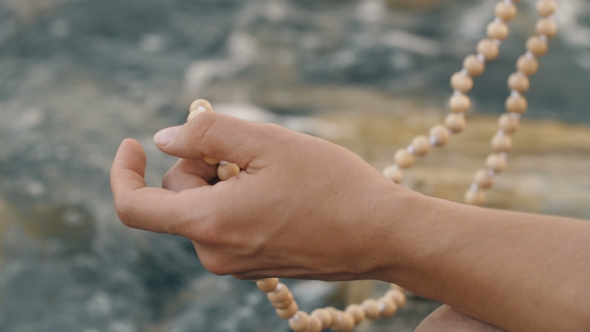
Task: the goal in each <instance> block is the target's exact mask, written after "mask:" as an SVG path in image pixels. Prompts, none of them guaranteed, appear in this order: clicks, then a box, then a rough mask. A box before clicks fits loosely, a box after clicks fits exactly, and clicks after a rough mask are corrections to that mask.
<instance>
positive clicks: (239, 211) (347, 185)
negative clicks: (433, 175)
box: [111, 112, 413, 280]
mask: <svg viewBox="0 0 590 332" xmlns="http://www.w3.org/2000/svg"><path fill="white" fill-rule="evenodd" d="M155 142H156V145H157V146H158V147H159V148H160V149H161V150H162V151H163V152H165V153H167V154H169V155H172V156H176V157H179V158H182V159H180V160H179V161H178V162H177V163H176V165H174V166H173V167H172V168H171V169H170V171H169V172H168V173H167V174H166V175H165V176H164V179H163V185H162V186H163V189H160V188H148V187H146V184H145V181H144V180H143V174H144V169H145V166H146V158H145V153H144V152H143V150H142V148H141V146H140V145H139V143H137V142H136V141H133V140H125V141H123V143H122V144H121V147H120V149H119V152H118V153H117V156H116V158H115V161H114V163H113V168H112V171H111V186H112V189H113V194H114V197H115V204H116V207H117V213H118V214H119V217H120V218H121V220H122V221H123V223H124V224H125V225H127V226H129V227H133V228H138V229H145V230H149V231H154V232H165V233H171V234H177V235H182V236H185V237H187V238H189V239H190V240H191V241H192V242H193V244H194V246H195V248H196V251H197V254H198V256H199V258H200V260H201V263H202V264H203V265H204V267H205V268H206V269H208V270H209V271H211V272H213V273H215V274H220V275H227V274H233V275H234V276H236V277H238V278H244V279H246V278H247V279H259V278H264V277H291V278H303V279H320V280H352V279H369V278H372V279H377V278H378V276H379V273H380V272H379V271H382V270H383V269H387V268H390V267H391V264H393V260H394V259H393V255H392V249H393V246H394V245H395V240H394V235H395V233H394V231H393V229H394V228H395V227H396V223H397V222H399V221H401V220H402V219H403V218H401V216H402V214H401V211H403V210H404V209H403V206H404V205H405V203H404V202H407V201H408V200H407V199H405V198H408V197H410V196H412V195H413V193H412V192H411V191H410V190H408V189H405V188H403V187H401V186H397V185H395V184H394V183H392V182H391V181H390V180H388V179H387V178H385V177H384V176H383V175H381V174H380V173H379V172H377V171H376V170H375V169H373V168H372V167H371V166H370V165H368V164H367V163H366V162H364V161H363V160H362V159H361V158H359V157H358V156H356V155H355V154H354V153H352V152H350V151H348V150H346V149H344V148H342V147H340V146H337V145H335V144H332V143H329V142H327V141H324V140H321V139H318V138H314V137H311V136H308V135H304V134H300V133H297V132H293V131H290V130H287V129H284V128H281V127H279V126H276V125H270V124H255V123H249V122H246V121H243V120H239V119H236V118H233V117H229V116H226V115H223V114H216V113H212V112H203V113H201V114H199V115H198V116H197V117H196V118H194V119H193V120H191V121H189V122H188V123H186V124H184V125H183V126H181V127H172V128H168V129H165V130H162V131H160V132H159V133H158V134H157V135H156V137H155ZM205 156H209V157H212V158H215V159H219V160H227V161H230V162H233V163H236V164H237V165H239V166H240V168H241V169H242V171H241V172H240V174H239V175H237V176H236V177H234V178H231V179H229V180H228V181H224V182H219V183H216V184H215V185H209V184H208V182H210V181H212V180H214V179H215V177H216V171H215V170H216V167H215V166H210V165H208V164H206V163H205V162H204V161H203V160H202V158H203V157H205ZM392 211H393V212H394V213H392ZM396 216H397V218H395V217H396Z"/></svg>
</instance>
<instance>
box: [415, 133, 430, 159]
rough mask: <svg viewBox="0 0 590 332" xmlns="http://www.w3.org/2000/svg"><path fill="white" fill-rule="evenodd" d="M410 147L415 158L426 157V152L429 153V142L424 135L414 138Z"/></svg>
mask: <svg viewBox="0 0 590 332" xmlns="http://www.w3.org/2000/svg"><path fill="white" fill-rule="evenodd" d="M412 147H413V148H414V153H415V154H416V155H417V156H424V155H427V154H428V152H430V142H429V141H428V137H426V136H424V135H421V136H416V137H414V139H413V140H412Z"/></svg>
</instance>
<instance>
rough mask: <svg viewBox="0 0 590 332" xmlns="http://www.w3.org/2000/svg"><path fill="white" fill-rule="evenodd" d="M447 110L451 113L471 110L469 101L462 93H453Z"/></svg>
mask: <svg viewBox="0 0 590 332" xmlns="http://www.w3.org/2000/svg"><path fill="white" fill-rule="evenodd" d="M449 108H450V109H451V112H453V113H465V112H467V111H469V109H470V108H471V99H469V97H467V96H466V95H464V94H462V93H455V94H453V96H451V98H450V99H449Z"/></svg>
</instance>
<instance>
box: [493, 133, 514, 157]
mask: <svg viewBox="0 0 590 332" xmlns="http://www.w3.org/2000/svg"><path fill="white" fill-rule="evenodd" d="M492 150H493V151H494V152H496V153H498V152H510V150H512V138H510V136H508V135H496V136H494V137H493V138H492Z"/></svg>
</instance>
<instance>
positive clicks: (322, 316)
mask: <svg viewBox="0 0 590 332" xmlns="http://www.w3.org/2000/svg"><path fill="white" fill-rule="evenodd" d="M311 316H312V317H316V318H318V319H319V320H320V321H321V322H322V327H323V328H328V327H330V326H332V315H330V313H329V312H328V311H327V310H326V309H316V310H314V311H312V312H311Z"/></svg>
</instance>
